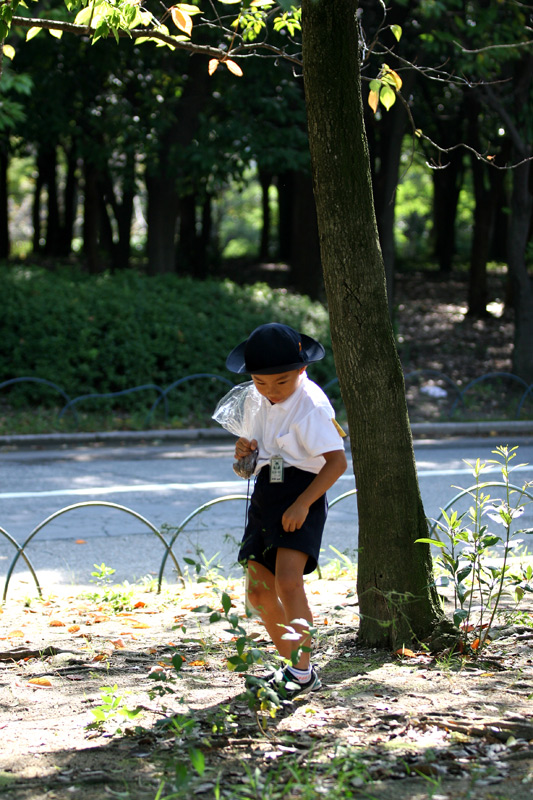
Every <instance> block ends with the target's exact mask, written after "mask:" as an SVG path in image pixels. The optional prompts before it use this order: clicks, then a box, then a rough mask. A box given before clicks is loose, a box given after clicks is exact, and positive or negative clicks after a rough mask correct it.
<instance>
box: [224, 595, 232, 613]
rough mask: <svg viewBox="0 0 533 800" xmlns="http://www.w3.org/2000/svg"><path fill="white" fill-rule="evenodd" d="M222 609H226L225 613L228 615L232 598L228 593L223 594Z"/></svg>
mask: <svg viewBox="0 0 533 800" xmlns="http://www.w3.org/2000/svg"><path fill="white" fill-rule="evenodd" d="M222 608H223V609H224V613H226V614H227V613H228V611H229V610H230V608H231V597H230V596H229V594H226V592H223V594H222Z"/></svg>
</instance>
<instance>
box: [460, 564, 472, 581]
mask: <svg viewBox="0 0 533 800" xmlns="http://www.w3.org/2000/svg"><path fill="white" fill-rule="evenodd" d="M471 572H472V564H469V565H468V566H467V567H463V568H462V569H460V570H459V572H458V573H457V583H462V582H463V581H464V579H465V578H466V577H467V576H468V575H470V573H471Z"/></svg>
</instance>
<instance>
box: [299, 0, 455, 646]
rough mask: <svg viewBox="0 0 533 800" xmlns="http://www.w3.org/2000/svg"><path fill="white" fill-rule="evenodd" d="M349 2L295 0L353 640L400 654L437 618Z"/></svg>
mask: <svg viewBox="0 0 533 800" xmlns="http://www.w3.org/2000/svg"><path fill="white" fill-rule="evenodd" d="M356 7H357V4H356V3H354V2H353V0H303V2H302V13H303V17H302V38H303V58H304V82H305V90H306V102H307V111H308V129H309V143H310V149H311V160H312V164H313V177H314V188H315V197H316V207H317V215H318V229H319V236H320V245H321V253H322V266H323V270H324V280H325V286H326V293H327V298H328V305H329V314H330V325H331V336H332V344H333V351H334V355H335V361H336V365H337V372H338V376H339V383H340V387H341V391H342V396H343V400H344V403H345V406H346V410H347V414H348V425H349V429H350V439H351V448H352V457H353V464H354V473H355V477H356V484H357V490H358V494H357V502H358V510H359V564H358V579H357V590H358V596H359V607H360V614H361V627H360V634H359V636H360V641H361V642H362V643H363V644H365V645H372V646H381V647H385V646H390V645H393V646H394V645H398V646H399V645H401V644H402V643H404V642H406V641H411V640H413V639H416V638H423V637H425V636H427V635H428V634H429V633H430V632H431V630H432V628H433V626H434V625H435V623H436V622H437V620H438V619H439V618H440V616H441V612H440V607H439V602H438V597H437V594H436V590H435V587H434V585H433V578H432V562H431V555H430V551H429V548H428V546H427V545H423V544H416V543H415V540H416V539H417V538H420V537H424V536H427V521H426V517H425V514H424V508H423V505H422V500H421V497H420V490H419V487H418V479H417V474H416V465H415V459H414V451H413V445H412V437H411V430H410V426H409V420H408V415H407V406H406V401H405V391H404V381H403V373H402V369H401V364H400V361H399V358H398V354H397V351H396V346H395V342H394V336H393V331H392V326H391V322H390V317H389V313H388V306H387V293H386V282H385V271H384V266H383V258H382V255H381V251H380V247H379V239H378V232H377V225H376V219H375V213H374V206H373V199H372V186H371V177H370V168H369V156H368V147H367V142H366V135H365V130H364V123H363V108H362V100H361V81H360V72H359V53H358V46H357V42H358V32H357V25H356V18H355V14H356Z"/></svg>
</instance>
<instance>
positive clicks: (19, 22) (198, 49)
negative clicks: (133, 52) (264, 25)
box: [11, 17, 302, 67]
mask: <svg viewBox="0 0 533 800" xmlns="http://www.w3.org/2000/svg"><path fill="white" fill-rule="evenodd" d="M11 24H12V25H13V27H19V28H43V29H45V30H54V31H63V32H65V33H71V34H74V35H75V36H92V34H93V33H94V30H93V29H92V28H88V27H87V26H86V25H76V23H74V22H63V21H61V20H53V19H39V18H32V17H13V19H12V23H11ZM117 33H118V36H120V37H121V38H125V39H133V40H135V39H141V38H142V39H145V38H150V39H157V41H160V42H163V43H164V44H168V45H169V46H170V47H173V48H174V49H175V50H185V51H187V52H189V53H191V55H201V56H207V57H209V58H216V59H218V60H219V61H225V60H226V59H227V58H229V57H230V56H233V55H240V56H242V57H250V56H255V55H257V49H258V48H259V49H261V50H266V51H268V53H270V54H271V55H272V57H276V58H282V59H284V60H285V61H289V62H290V63H292V64H296V65H297V66H299V67H301V66H302V59H301V58H300V57H299V56H297V55H291V54H289V53H286V52H285V50H282V49H280V48H279V47H274V46H273V45H269V44H267V43H261V44H259V45H258V43H257V42H254V43H252V44H239V45H237V46H236V47H234V48H233V49H232V50H229V51H228V50H223V49H222V48H221V47H211V46H210V45H203V44H196V43H195V42H192V41H179V40H177V39H176V38H175V37H174V36H171V35H170V34H167V33H163V32H161V31H158V30H157V28H132V29H131V30H129V31H126V30H119V31H117ZM108 38H114V33H113V32H111V31H110V32H109V34H108Z"/></svg>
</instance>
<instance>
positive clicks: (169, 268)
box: [146, 175, 179, 275]
mask: <svg viewBox="0 0 533 800" xmlns="http://www.w3.org/2000/svg"><path fill="white" fill-rule="evenodd" d="M146 191H147V194H148V205H147V212H146V221H147V225H148V245H147V247H148V273H149V275H161V274H163V273H165V272H174V262H175V256H176V225H177V219H178V208H179V198H178V193H177V191H176V182H175V179H174V177H173V176H172V175H170V176H166V175H147V176H146Z"/></svg>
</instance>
